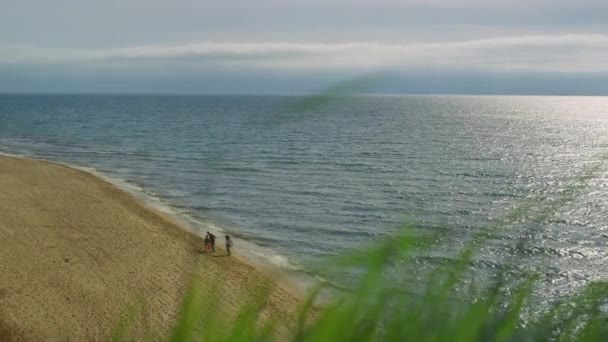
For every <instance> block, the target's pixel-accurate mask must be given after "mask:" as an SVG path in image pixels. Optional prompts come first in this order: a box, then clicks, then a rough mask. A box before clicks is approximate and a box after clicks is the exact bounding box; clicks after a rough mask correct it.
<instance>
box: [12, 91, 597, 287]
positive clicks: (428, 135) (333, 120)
mask: <svg viewBox="0 0 608 342" xmlns="http://www.w3.org/2000/svg"><path fill="white" fill-rule="evenodd" d="M311 101H312V102H311ZM302 104H305V105H302ZM607 133H608V99H607V98H600V97H518V96H399V95H373V96H353V97H345V98H336V99H333V100H332V101H328V102H325V101H322V102H321V103H315V102H314V100H310V99H307V98H305V97H297V96H295V97H289V96H143V95H142V96H110V95H0V151H2V152H5V153H11V154H20V155H25V156H31V157H39V158H45V159H49V160H53V161H59V162H65V163H69V164H73V165H78V166H83V167H90V168H94V169H95V170H96V171H98V172H100V173H102V174H104V175H106V176H108V177H110V178H112V179H115V180H117V181H120V182H123V183H125V184H128V185H130V186H132V189H135V190H134V191H139V192H142V193H145V194H147V196H149V197H151V198H153V199H154V201H157V202H158V203H159V204H162V206H164V207H165V208H167V210H170V211H172V212H173V213H174V214H176V215H178V216H180V217H182V218H184V219H186V220H188V221H189V222H191V223H192V225H193V226H194V227H195V229H196V230H198V231H200V232H205V231H207V230H208V229H213V230H214V231H223V232H225V233H227V234H231V235H234V236H235V237H237V239H240V240H242V241H248V242H251V243H252V244H253V245H255V246H259V247H260V252H259V255H260V257H263V258H266V259H267V260H268V261H269V262H272V263H274V264H276V265H279V266H281V267H286V268H291V269H302V270H306V271H309V272H317V271H318V270H320V268H319V261H320V260H324V259H323V258H324V257H326V256H331V255H337V254H339V253H341V252H343V251H347V250H351V249H354V248H362V247H365V246H369V245H371V244H373V243H374V242H376V241H381V240H383V239H390V238H391V237H394V236H396V235H398V234H401V233H402V232H403V231H404V227H405V226H408V227H410V228H408V229H410V230H412V229H413V230H415V231H417V232H419V233H430V234H440V235H442V236H444V237H445V238H446V239H448V240H449V242H450V243H449V244H448V245H449V246H450V248H453V249H454V250H458V248H459V247H461V246H464V245H465V244H466V241H468V240H470V238H471V237H472V236H474V235H475V233H477V232H480V231H483V229H485V228H487V227H489V226H495V227H496V226H498V227H499V228H498V230H497V232H496V234H495V236H493V237H492V238H491V239H490V240H489V241H488V242H487V243H486V244H485V245H484V246H483V247H482V248H481V250H480V252H479V254H478V256H477V257H476V262H475V263H474V264H473V267H474V268H475V269H476V272H480V273H487V272H491V271H492V270H493V269H496V268H498V267H500V265H501V263H503V262H504V260H506V259H508V258H510V257H517V258H518V260H521V261H520V263H521V264H526V265H543V269H544V270H545V271H546V272H547V273H548V274H550V275H551V278H552V280H551V286H550V288H549V290H548V291H549V292H554V293H555V294H559V293H561V292H565V291H568V290H570V289H572V288H576V287H577V286H580V285H582V284H585V283H586V282H588V281H590V280H594V279H602V278H606V276H607V275H608V248H607V247H608V246H607V244H608V182H607V179H606V176H607V175H608V173H607V171H608V163H607V162H606V160H605V159H606V157H607V156H608V135H607ZM577 184H578V185H577ZM573 189H575V191H573ZM0 191H1V190H0ZM562 199H563V200H562ZM522 208H524V209H522ZM544 210H549V211H548V214H546V215H545V214H543V212H544ZM514 213H516V214H514ZM514 215H515V216H514ZM517 215H519V216H517ZM497 222H498V223H497ZM223 232H222V234H224V233H223ZM521 241H523V242H524V243H523V244H522V243H519V242H521ZM450 255H451V254H450V251H448V250H446V251H445V253H443V254H442V253H441V252H440V253H437V252H435V253H433V255H431V254H429V255H426V256H423V257H422V258H421V262H423V263H429V264H434V263H439V262H441V259H442V258H445V257H449V256H450Z"/></svg>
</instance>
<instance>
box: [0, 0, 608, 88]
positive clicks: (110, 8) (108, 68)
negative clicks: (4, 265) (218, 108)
mask: <svg viewBox="0 0 608 342" xmlns="http://www.w3.org/2000/svg"><path fill="white" fill-rule="evenodd" d="M606 18H608V1H605V0H602V1H600V0H578V1H573V0H508V1H507V0H504V1H498V0H485V1H484V0H426V1H424V0H375V1H370V0H365V1H364V0H324V1H321V0H261V1H255V0H247V1H246V0H222V1H205V0H172V1H168V0H167V1H160V0H105V1H100V0H98V1H92V0H54V1H43V0H38V1H33V0H2V1H1V2H0V92H103V93H122V92H124V93H303V92H315V91H319V90H322V89H323V88H324V87H327V86H329V85H331V84H332V83H334V82H339V81H341V80H348V79H352V78H357V77H362V76H366V75H370V74H372V75H380V76H379V77H377V78H376V80H377V81H375V84H373V85H371V86H370V89H368V91H376V92H408V93H523V94H608V19H606Z"/></svg>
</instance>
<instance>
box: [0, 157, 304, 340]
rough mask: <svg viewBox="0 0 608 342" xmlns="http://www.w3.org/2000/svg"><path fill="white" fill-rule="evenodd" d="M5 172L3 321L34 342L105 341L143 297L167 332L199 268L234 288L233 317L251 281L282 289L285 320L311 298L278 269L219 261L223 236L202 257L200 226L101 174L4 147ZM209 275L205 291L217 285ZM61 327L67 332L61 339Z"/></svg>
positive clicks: (274, 298) (275, 302) (278, 296)
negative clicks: (65, 340)
mask: <svg viewBox="0 0 608 342" xmlns="http://www.w3.org/2000/svg"><path fill="white" fill-rule="evenodd" d="M0 173H2V178H1V179H0V184H1V185H2V189H3V190H1V191H0V208H2V209H3V211H5V213H7V214H8V215H2V216H0V242H3V251H0V256H3V259H5V262H4V266H3V267H2V268H3V269H2V271H3V273H4V274H5V275H7V276H6V277H5V279H4V280H2V282H1V283H0V304H2V307H3V308H4V310H3V312H0V315H3V316H4V317H0V318H2V320H3V321H4V323H6V324H8V325H9V326H13V327H15V329H16V331H18V332H19V333H20V334H21V333H22V334H24V336H26V338H27V339H40V338H42V339H56V338H57V339H62V338H65V337H66V336H68V337H70V338H74V337H78V338H86V339H98V338H102V339H103V337H107V336H109V335H108V334H109V332H110V330H111V328H112V327H113V326H115V325H116V324H117V320H116V319H117V317H118V318H119V317H120V316H121V314H122V313H123V312H122V311H124V310H126V309H127V308H128V306H129V305H131V304H132V303H130V302H131V301H133V300H134V299H135V298H136V297H138V296H139V297H141V296H142V293H143V294H144V301H145V302H146V303H147V305H149V309H150V310H151V311H152V312H162V314H160V315H153V316H156V317H151V318H150V319H151V321H152V322H153V324H154V325H155V326H158V327H160V330H161V331H163V332H166V331H167V329H169V328H170V325H171V323H172V321H173V320H174V319H175V317H176V315H177V311H178V309H179V306H180V305H181V303H182V301H181V299H182V298H183V294H184V291H185V290H186V288H187V287H188V284H189V279H190V278H191V277H192V276H193V275H194V274H195V273H196V272H197V271H196V268H198V267H202V272H203V274H204V275H209V274H213V276H214V277H216V278H217V279H226V280H227V281H228V283H229V284H231V285H232V286H230V287H227V286H223V288H222V291H225V292H227V300H228V302H232V303H233V304H236V305H235V306H233V307H232V308H228V309H226V310H222V311H223V312H222V314H221V316H225V318H226V319H230V318H229V317H231V316H233V315H234V314H235V312H236V311H238V309H239V307H238V302H239V301H238V295H237V293H243V292H245V293H246V292H248V286H249V285H250V278H260V277H261V278H264V279H267V280H270V281H271V282H272V284H274V285H276V287H275V289H274V290H273V291H272V294H271V297H270V298H269V302H270V303H272V305H271V310H274V311H276V313H278V316H279V317H282V318H285V319H287V318H288V316H289V315H290V314H289V312H293V310H295V308H296V306H297V305H298V304H299V303H301V301H302V299H303V297H304V291H303V289H298V288H297V287H294V286H292V285H293V284H290V283H289V281H287V280H286V279H285V277H284V276H282V275H281V274H280V273H279V272H277V270H276V269H272V268H265V267H264V265H257V264H255V263H254V262H251V261H249V260H246V259H245V258H243V257H242V256H233V257H230V258H223V257H222V258H220V256H223V255H222V254H225V253H223V244H222V242H221V241H223V240H222V239H221V238H220V239H218V240H219V241H218V242H219V243H217V246H218V247H219V248H218V253H217V254H216V255H213V256H210V255H206V254H202V253H200V250H201V249H202V240H201V237H200V236H198V235H197V234H196V233H195V232H194V231H192V229H191V228H192V227H187V226H186V225H184V224H182V223H180V222H178V221H177V220H176V219H175V217H174V216H173V215H170V214H168V213H164V212H162V211H160V210H158V209H157V208H154V207H153V206H151V205H149V204H147V203H146V202H145V200H142V199H141V198H138V197H137V196H135V195H134V194H133V193H131V192H128V191H125V190H124V189H121V188H120V187H119V186H118V185H116V184H114V183H112V182H109V181H108V180H107V179H104V178H105V177H103V176H100V175H98V174H96V172H91V171H89V170H87V169H82V168H79V167H77V166H76V167H74V166H72V165H68V164H65V163H58V162H54V161H48V160H44V159H36V158H30V157H25V156H14V155H8V154H5V153H2V154H0ZM66 226H68V228H66ZM19 242H21V243H19ZM5 246H7V248H6V247H5ZM235 247H236V248H235V250H236V251H238V244H236V246H235ZM51 259H52V260H51ZM199 264H200V265H199ZM74 266H75V267H74ZM71 268H76V270H73V269H71ZM209 278H212V277H207V278H206V280H205V279H204V280H202V281H201V282H202V283H204V284H203V288H204V289H205V288H206V289H209V288H211V287H212V286H217V285H216V284H215V283H214V282H213V279H211V280H210V279H209ZM110 292H112V293H114V292H115V293H117V295H116V296H114V298H113V297H112V295H111V294H110ZM64 295H65V296H64ZM32 297H35V298H32ZM75 298H77V299H78V300H76V299H75ZM33 299H35V300H33ZM24 303H27V305H23V304H24ZM83 311H84V312H85V313H86V314H83ZM116 311H118V312H116ZM224 311H226V312H224ZM51 313H52V314H51ZM7 322H8V323H7ZM45 326H46V327H45ZM60 327H63V329H59V328H60ZM61 331H63V333H64V334H66V333H67V335H53V334H61ZM48 334H51V335H48Z"/></svg>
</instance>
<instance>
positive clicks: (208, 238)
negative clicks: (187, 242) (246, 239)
mask: <svg viewBox="0 0 608 342" xmlns="http://www.w3.org/2000/svg"><path fill="white" fill-rule="evenodd" d="M215 238H216V236H215V235H213V234H211V233H210V232H207V235H205V252H212V253H213V252H215ZM231 248H232V240H231V239H230V236H229V235H226V251H227V252H228V255H231V252H230V249H231Z"/></svg>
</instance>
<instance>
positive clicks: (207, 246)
mask: <svg viewBox="0 0 608 342" xmlns="http://www.w3.org/2000/svg"><path fill="white" fill-rule="evenodd" d="M205 252H211V241H209V235H206V236H205Z"/></svg>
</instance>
